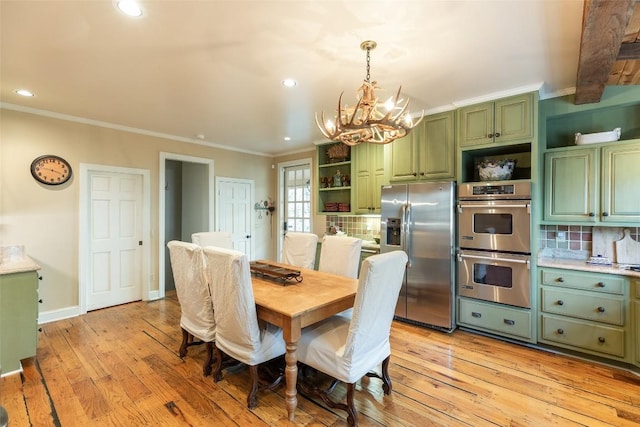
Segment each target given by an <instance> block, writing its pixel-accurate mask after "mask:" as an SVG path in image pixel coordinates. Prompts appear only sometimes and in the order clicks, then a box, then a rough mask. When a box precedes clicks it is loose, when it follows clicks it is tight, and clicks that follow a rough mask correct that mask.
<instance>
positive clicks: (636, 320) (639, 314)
mask: <svg viewBox="0 0 640 427" xmlns="http://www.w3.org/2000/svg"><path fill="white" fill-rule="evenodd" d="M631 286H632V287H633V291H634V295H635V298H634V299H633V301H632V304H633V309H634V310H633V325H634V328H635V331H634V340H635V342H636V350H635V353H636V357H635V364H636V365H638V366H640V279H634V280H633V282H632V285H631Z"/></svg>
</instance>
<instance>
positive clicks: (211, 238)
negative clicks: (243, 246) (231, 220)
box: [191, 231, 233, 249]
mask: <svg viewBox="0 0 640 427" xmlns="http://www.w3.org/2000/svg"><path fill="white" fill-rule="evenodd" d="M191 241H192V242H193V243H195V244H196V245H198V246H201V247H203V248H204V247H205V246H217V247H219V248H225V249H233V237H232V235H231V233H229V232H227V231H201V232H199V233H193V234H192V235H191Z"/></svg>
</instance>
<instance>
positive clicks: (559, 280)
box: [556, 277, 564, 283]
mask: <svg viewBox="0 0 640 427" xmlns="http://www.w3.org/2000/svg"><path fill="white" fill-rule="evenodd" d="M556 282H560V283H562V282H564V279H563V278H562V277H558V278H557V279H556Z"/></svg>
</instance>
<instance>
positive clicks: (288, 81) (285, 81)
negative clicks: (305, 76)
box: [282, 79, 298, 87]
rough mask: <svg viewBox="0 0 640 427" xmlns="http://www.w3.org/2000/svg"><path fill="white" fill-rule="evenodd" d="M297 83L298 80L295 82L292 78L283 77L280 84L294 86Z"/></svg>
mask: <svg viewBox="0 0 640 427" xmlns="http://www.w3.org/2000/svg"><path fill="white" fill-rule="evenodd" d="M297 84H298V82H296V81H295V80H293V79H284V80H283V81H282V86H284V87H295V86H296V85H297Z"/></svg>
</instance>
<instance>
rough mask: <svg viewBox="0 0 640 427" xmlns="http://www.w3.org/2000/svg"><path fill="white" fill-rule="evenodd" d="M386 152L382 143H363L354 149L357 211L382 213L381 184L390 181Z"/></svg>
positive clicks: (360, 212)
mask: <svg viewBox="0 0 640 427" xmlns="http://www.w3.org/2000/svg"><path fill="white" fill-rule="evenodd" d="M384 153H385V147H384V145H380V144H361V145H358V146H356V147H353V149H352V158H353V159H354V164H353V170H354V175H355V182H354V183H353V185H354V191H355V196H354V203H355V206H354V208H353V211H354V212H355V213H359V214H370V213H380V196H381V186H382V185H384V184H387V183H388V179H387V171H386V170H387V168H385V156H384Z"/></svg>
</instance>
